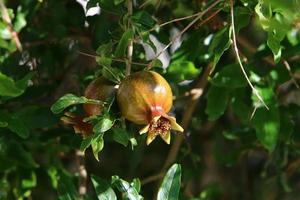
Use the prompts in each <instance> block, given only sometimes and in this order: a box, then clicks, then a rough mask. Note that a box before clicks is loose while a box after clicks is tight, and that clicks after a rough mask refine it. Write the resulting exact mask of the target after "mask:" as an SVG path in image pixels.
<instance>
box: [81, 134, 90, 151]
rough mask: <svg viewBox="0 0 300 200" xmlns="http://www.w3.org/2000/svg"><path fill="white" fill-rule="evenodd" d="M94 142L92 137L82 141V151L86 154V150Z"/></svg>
mask: <svg viewBox="0 0 300 200" xmlns="http://www.w3.org/2000/svg"><path fill="white" fill-rule="evenodd" d="M92 140H93V136H92V135H91V136H89V137H87V138H85V139H84V140H82V142H81V145H80V151H82V152H85V150H86V149H87V148H88V147H89V146H90V145H91V143H92Z"/></svg>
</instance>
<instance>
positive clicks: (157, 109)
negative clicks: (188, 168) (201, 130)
mask: <svg viewBox="0 0 300 200" xmlns="http://www.w3.org/2000/svg"><path fill="white" fill-rule="evenodd" d="M172 98H173V95H172V90H171V88H170V85H169V84H168V82H167V81H166V80H165V79H164V78H163V77H162V76H161V75H160V74H158V73H156V72H154V71H141V72H137V73H134V74H131V75H129V76H127V77H126V78H125V79H124V80H123V81H122V83H121V84H120V87H119V89H118V92H117V102H118V105H119V108H120V111H121V114H122V116H123V117H124V118H126V119H127V120H129V121H132V122H134V123H136V124H145V125H146V126H145V127H144V128H143V129H141V130H140V131H139V132H140V134H144V133H148V135H147V141H146V143H147V145H149V144H150V143H151V142H152V141H153V140H154V139H155V138H156V136H158V135H159V136H160V137H161V138H162V139H163V140H164V141H165V142H166V143H167V144H170V139H171V136H170V130H171V129H174V130H176V131H180V132H183V128H182V127H181V126H180V125H179V124H177V123H176V119H175V118H174V117H171V116H169V115H168V114H167V113H168V112H169V111H170V109H171V107H172V104H173V99H172Z"/></svg>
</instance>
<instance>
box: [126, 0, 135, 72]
mask: <svg viewBox="0 0 300 200" xmlns="http://www.w3.org/2000/svg"><path fill="white" fill-rule="evenodd" d="M127 9H128V15H129V19H128V25H127V26H128V27H127V28H129V29H130V28H132V22H131V19H130V18H131V16H132V13H133V5H132V0H127ZM132 54H133V39H132V38H131V39H130V41H129V44H128V47H127V59H128V61H127V62H126V72H125V74H126V76H128V75H129V74H130V71H131V64H132Z"/></svg>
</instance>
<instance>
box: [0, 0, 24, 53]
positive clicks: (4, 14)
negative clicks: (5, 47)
mask: <svg viewBox="0 0 300 200" xmlns="http://www.w3.org/2000/svg"><path fill="white" fill-rule="evenodd" d="M0 11H1V14H2V19H3V21H4V22H5V23H6V25H7V27H8V31H9V32H10V34H11V36H12V39H13V41H14V42H15V44H16V47H17V49H18V50H19V51H22V49H23V48H22V44H21V42H20V39H19V36H18V33H17V32H16V31H14V28H13V25H12V23H11V19H10V17H9V14H8V11H7V8H6V6H5V4H4V2H3V0H0Z"/></svg>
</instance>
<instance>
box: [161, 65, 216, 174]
mask: <svg viewBox="0 0 300 200" xmlns="http://www.w3.org/2000/svg"><path fill="white" fill-rule="evenodd" d="M212 70H213V65H212V63H210V64H208V66H207V67H206V69H205V71H204V74H203V75H202V77H201V78H200V79H199V80H198V82H197V83H196V85H195V87H194V89H192V91H191V93H192V96H191V99H190V101H189V102H188V103H187V105H188V107H187V108H186V109H185V112H184V114H183V117H182V121H181V126H182V128H183V129H185V130H186V129H187V128H188V126H189V123H190V119H191V117H192V115H193V113H194V111H195V109H196V106H197V103H198V101H199V99H200V97H201V96H202V94H203V91H204V89H205V88H206V86H207V83H208V76H209V75H210V74H211V72H212ZM183 140H184V135H183V134H181V135H177V136H176V137H175V140H174V143H173V145H172V146H171V149H170V151H169V154H168V156H167V159H166V161H165V163H164V165H163V171H165V170H166V169H167V168H168V167H169V166H170V165H171V164H172V163H173V162H174V161H175V160H176V157H177V155H178V152H179V149H180V146H181V144H182V142H183Z"/></svg>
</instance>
